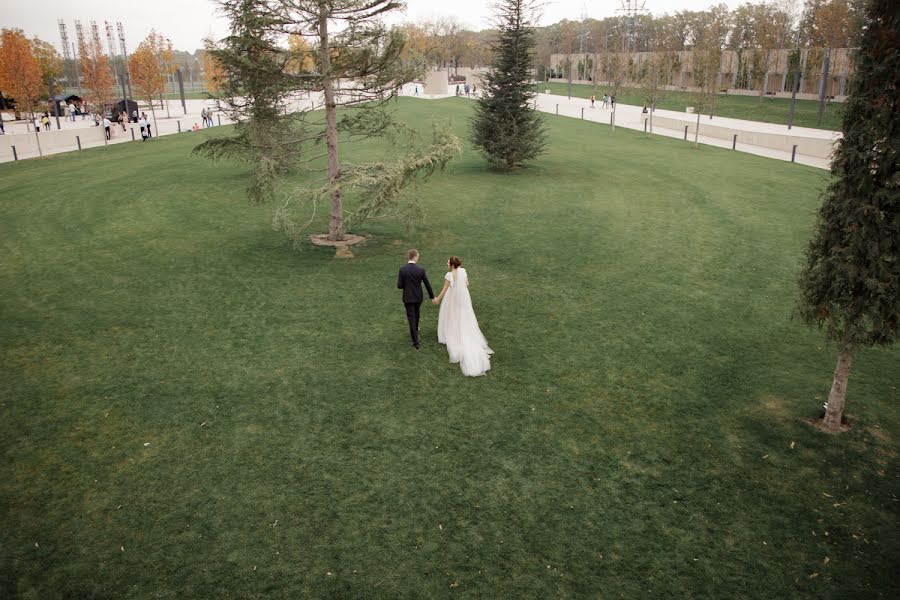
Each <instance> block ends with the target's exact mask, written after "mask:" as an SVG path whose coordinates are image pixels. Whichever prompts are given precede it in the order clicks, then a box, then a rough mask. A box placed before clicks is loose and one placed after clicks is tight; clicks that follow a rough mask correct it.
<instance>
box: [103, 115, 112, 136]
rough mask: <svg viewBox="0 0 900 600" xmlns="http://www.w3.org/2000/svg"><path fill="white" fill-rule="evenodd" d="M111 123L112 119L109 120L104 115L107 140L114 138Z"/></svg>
mask: <svg viewBox="0 0 900 600" xmlns="http://www.w3.org/2000/svg"><path fill="white" fill-rule="evenodd" d="M111 124H112V123H110V120H109V119H108V118H107V117H106V116H104V117H103V131H104V132H105V133H106V139H107V140H111V139H112V136H110V132H109V126H110V125H111Z"/></svg>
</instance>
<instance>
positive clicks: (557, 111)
mask: <svg viewBox="0 0 900 600" xmlns="http://www.w3.org/2000/svg"><path fill="white" fill-rule="evenodd" d="M556 114H559V104H557V105H556Z"/></svg>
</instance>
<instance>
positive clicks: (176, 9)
mask: <svg viewBox="0 0 900 600" xmlns="http://www.w3.org/2000/svg"><path fill="white" fill-rule="evenodd" d="M639 1H640V0H639ZM744 1H745V0H647V2H646V7H647V8H648V9H649V10H650V11H651V12H652V13H653V14H662V13H664V12H669V13H672V12H675V11H678V10H685V9H686V10H700V9H703V8H706V7H708V6H710V5H712V4H717V3H718V2H724V3H725V4H727V5H728V6H730V7H735V6H737V5H739V4H742V3H743V2H744ZM752 1H753V2H756V1H758V0H752ZM406 4H407V11H406V17H405V18H408V19H410V20H414V21H417V20H424V19H433V18H436V17H442V16H452V17H455V18H456V19H457V20H459V21H461V22H462V23H463V24H464V25H466V26H467V27H468V28H472V29H483V28H485V27H487V26H488V20H489V18H490V16H491V11H490V8H489V7H490V0H449V1H447V0H406ZM619 6H620V2H619V0H548V1H547V2H546V3H545V4H544V7H543V11H542V12H543V16H542V18H541V24H542V25H546V24H549V23H555V22H557V21H559V20H561V19H564V18H567V19H573V20H577V19H578V18H579V17H580V16H581V14H582V13H584V14H586V15H587V16H588V17H597V18H599V17H607V16H612V15H615V14H616V9H617V8H618V7H619ZM57 19H63V20H64V21H65V22H66V25H67V27H68V30H69V39H70V41H75V19H79V20H80V21H81V23H82V25H83V26H84V27H85V28H86V29H88V31H89V28H90V22H91V21H92V20H93V21H97V24H98V25H99V26H100V37H101V39H102V40H103V41H104V47H105V46H106V44H105V40H106V32H105V30H104V26H103V22H104V21H109V22H110V23H112V24H113V25H115V23H116V22H119V21H121V22H122V25H123V26H124V28H125V41H126V45H127V47H128V51H129V52H131V50H132V49H133V48H134V47H135V46H137V45H138V43H139V42H140V41H141V40H142V39H143V38H144V36H146V35H147V33H148V32H149V31H150V29H151V28H155V29H156V30H157V31H159V32H160V33H162V34H164V35H165V36H166V37H168V38H169V39H171V40H172V43H173V44H174V46H175V48H176V49H179V50H189V51H194V50H195V49H197V48H199V47H200V46H201V40H202V39H203V38H204V37H206V36H207V35H210V34H212V35H213V36H214V37H216V38H219V37H222V36H223V35H225V34H226V33H227V30H228V23H227V22H226V21H225V20H224V19H222V17H220V16H218V15H217V13H216V7H215V3H214V2H212V1H211V0H151V1H150V2H128V1H123V0H41V1H40V2H38V3H35V4H30V3H28V2H24V1H21V0H18V1H17V0H3V7H2V8H0V25H2V27H18V28H20V29H23V30H25V33H26V35H28V36H29V37H33V36H35V35H37V36H38V37H40V38H42V39H44V40H47V41H49V42H51V43H53V44H54V45H56V46H57V48H59V47H60V46H61V44H60V37H59V26H58V25H57ZM403 19H404V17H402V16H401V17H399V18H397V19H396V20H397V21H401V20H403ZM88 34H89V33H88Z"/></svg>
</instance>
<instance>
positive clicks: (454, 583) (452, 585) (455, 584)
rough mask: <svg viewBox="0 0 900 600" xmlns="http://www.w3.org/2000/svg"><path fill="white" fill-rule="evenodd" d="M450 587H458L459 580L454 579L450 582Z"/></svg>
mask: <svg viewBox="0 0 900 600" xmlns="http://www.w3.org/2000/svg"><path fill="white" fill-rule="evenodd" d="M450 587H452V588H458V587H459V582H458V581H454V582H453V583H451V584H450Z"/></svg>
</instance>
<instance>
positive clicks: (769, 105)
mask: <svg viewBox="0 0 900 600" xmlns="http://www.w3.org/2000/svg"><path fill="white" fill-rule="evenodd" d="M537 89H538V90H539V91H540V92H542V93H543V91H544V90H547V89H549V90H550V91H551V93H553V94H557V95H560V96H567V95H568V94H569V84H568V83H565V82H557V81H553V82H549V83H540V84H538V86H537ZM605 91H607V87H606V86H604V85H600V86H597V89H596V91H595V90H594V86H592V85H586V84H574V83H573V84H572V96H573V97H575V98H590V97H591V94H596V96H597V98H598V99H599V98H602V97H603V93H604V92H605ZM644 97H645V94H644V93H643V92H642V91H641V90H639V89H631V88H620V89H619V94H618V96H617V98H618V101H619V102H621V103H622V104H633V105H636V106H641V105H642V104H643V102H644ZM695 102H696V101H695V100H694V98H693V94H691V93H690V92H680V91H664V92H661V93H660V96H659V98H658V100H657V101H656V107H657V108H660V109H663V110H675V111H678V112H684V109H685V108H686V107H688V106H694V104H695ZM717 102H718V104H717V106H716V109H715V114H716V115H717V116H720V117H731V118H734V119H746V120H748V121H762V122H764V123H778V124H780V125H787V120H788V113H789V112H790V105H791V101H790V99H789V98H772V97H763V98H762V100H760V98H759V97H758V96H734V95H730V96H729V95H724V94H719V96H718V100H717ZM818 114H819V103H818V102H816V101H814V100H796V105H795V107H794V125H795V126H797V127H812V128H814V129H830V130H833V131H839V130H840V129H841V119H842V118H843V115H844V105H843V104H842V103H840V102H830V103H828V104H827V105H826V106H825V115H824V117H823V119H822V125H821V126H820V125H818Z"/></svg>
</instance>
